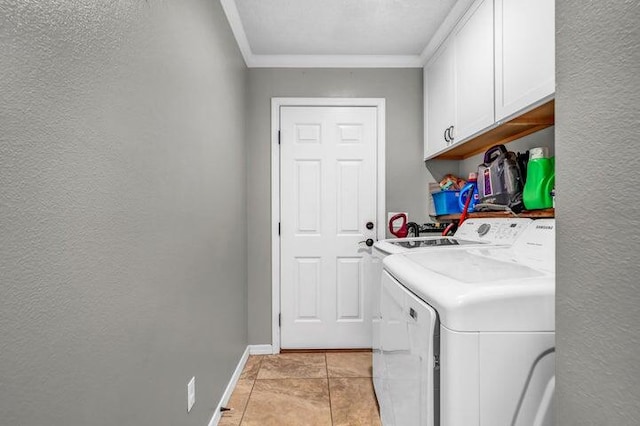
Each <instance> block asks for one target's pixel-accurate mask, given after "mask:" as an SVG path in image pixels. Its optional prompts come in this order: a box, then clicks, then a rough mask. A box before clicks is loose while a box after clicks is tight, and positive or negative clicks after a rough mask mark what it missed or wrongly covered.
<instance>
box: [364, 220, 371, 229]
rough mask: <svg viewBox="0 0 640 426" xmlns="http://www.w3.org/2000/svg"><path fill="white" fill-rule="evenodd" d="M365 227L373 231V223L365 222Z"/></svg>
mask: <svg viewBox="0 0 640 426" xmlns="http://www.w3.org/2000/svg"><path fill="white" fill-rule="evenodd" d="M365 226H366V227H367V229H373V222H367V224H366V225H365Z"/></svg>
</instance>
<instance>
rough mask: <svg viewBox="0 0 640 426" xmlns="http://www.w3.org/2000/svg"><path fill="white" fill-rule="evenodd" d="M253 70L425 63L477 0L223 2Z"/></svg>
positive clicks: (246, 59) (234, 0) (229, 0)
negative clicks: (259, 68) (262, 68)
mask: <svg viewBox="0 0 640 426" xmlns="http://www.w3.org/2000/svg"><path fill="white" fill-rule="evenodd" d="M220 2H221V3H222V6H223V8H224V10H225V13H226V15H227V19H228V20H229V23H230V24H231V28H232V30H233V33H234V35H235V37H236V40H237V41H238V46H239V47H240V50H241V51H242V54H243V56H244V59H245V62H246V63H247V66H249V67H421V66H423V65H424V63H425V61H426V59H428V58H429V57H430V56H431V55H432V54H433V52H434V51H435V50H436V49H437V47H438V46H439V45H440V43H441V42H442V40H443V39H444V38H445V37H446V35H447V33H448V32H449V31H450V30H451V28H453V26H454V25H455V23H456V22H457V21H458V20H459V19H460V18H461V16H462V14H463V13H464V12H465V11H466V10H467V8H468V7H469V5H470V4H471V2H472V1H471V0H220Z"/></svg>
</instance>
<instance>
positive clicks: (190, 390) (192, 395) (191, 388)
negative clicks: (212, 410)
mask: <svg viewBox="0 0 640 426" xmlns="http://www.w3.org/2000/svg"><path fill="white" fill-rule="evenodd" d="M195 403H196V378H195V376H194V377H192V378H191V380H189V383H187V413H188V412H189V411H191V408H193V404H195Z"/></svg>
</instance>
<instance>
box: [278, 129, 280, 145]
mask: <svg viewBox="0 0 640 426" xmlns="http://www.w3.org/2000/svg"><path fill="white" fill-rule="evenodd" d="M278 145H280V130H278Z"/></svg>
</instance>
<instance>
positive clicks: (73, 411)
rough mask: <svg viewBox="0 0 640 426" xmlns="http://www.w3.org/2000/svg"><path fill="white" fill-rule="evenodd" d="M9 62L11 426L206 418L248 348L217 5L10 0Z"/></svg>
mask: <svg viewBox="0 0 640 426" xmlns="http://www.w3.org/2000/svg"><path fill="white" fill-rule="evenodd" d="M0 57H1V58H2V59H1V65H0V75H1V76H0V98H1V99H2V101H1V102H0V424H2V425H12V426H13V425H24V426H39V425H60V426H76V425H77V426H84V425H105V426H106V425H109V426H112V425H136V426H144V425H149V426H151V425H154V426H156V425H193V426H196V425H197V426H203V425H206V424H207V423H208V422H209V419H210V418H211V416H212V414H213V410H214V408H215V406H216V404H217V402H218V401H219V398H220V397H221V395H222V392H223V390H224V387H225V386H226V384H227V383H228V381H229V379H230V377H231V374H232V372H233V370H234V368H235V366H236V364H237V362H238V360H239V358H240V355H241V354H242V352H243V350H244V348H245V347H246V344H247V335H246V317H247V312H246V264H245V261H246V231H245V229H246V226H245V218H246V202H245V195H246V191H245V187H246V181H245V176H246V169H245V167H246V163H245V146H244V125H245V124H244V110H245V95H246V93H245V89H246V77H247V75H246V74H247V72H246V68H245V66H244V62H243V61H242V58H241V56H240V54H239V52H238V49H237V46H236V43H235V40H234V38H233V36H232V34H231V31H230V29H229V26H228V24H227V22H226V19H225V18H224V14H223V13H222V10H221V8H220V5H219V3H218V2H217V1H210V0H180V1H173V2H168V1H158V0H148V1H141V0H120V1H109V2H105V1H97V0H92V1H86V0H75V1H74V0H67V1H56V2H52V1H49V2H43V1H37V0H30V1H27V0H21V1H11V0H0ZM192 376H196V389H197V393H196V400H197V402H196V405H195V407H194V409H193V410H192V412H191V413H190V414H187V412H186V384H187V381H188V380H189V379H190V378H191V377H192Z"/></svg>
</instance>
